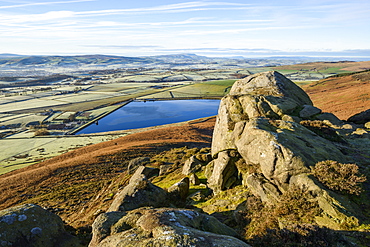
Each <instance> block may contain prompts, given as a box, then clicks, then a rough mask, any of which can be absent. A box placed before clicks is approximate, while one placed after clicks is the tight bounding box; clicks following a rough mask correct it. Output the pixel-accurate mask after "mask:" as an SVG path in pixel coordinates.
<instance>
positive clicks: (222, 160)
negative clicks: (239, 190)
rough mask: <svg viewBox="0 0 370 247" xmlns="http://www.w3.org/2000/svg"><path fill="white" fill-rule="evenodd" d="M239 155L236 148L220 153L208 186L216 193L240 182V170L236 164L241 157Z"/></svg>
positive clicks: (215, 161)
mask: <svg viewBox="0 0 370 247" xmlns="http://www.w3.org/2000/svg"><path fill="white" fill-rule="evenodd" d="M239 157H240V156H239V155H238V154H237V152H236V151H234V150H227V151H222V152H219V153H218V157H217V159H215V160H214V161H213V162H214V168H213V172H212V175H211V176H210V178H209V179H208V187H209V188H211V189H212V190H213V191H214V192H215V193H218V192H220V191H221V190H224V189H229V188H231V186H233V185H236V184H237V183H238V170H237V168H236V166H235V161H236V160H238V159H239Z"/></svg>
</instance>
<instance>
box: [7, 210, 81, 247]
mask: <svg viewBox="0 0 370 247" xmlns="http://www.w3.org/2000/svg"><path fill="white" fill-rule="evenodd" d="M0 246H22V247H28V246H32V247H44V246H57V247H67V246H68V247H74V246H76V247H77V246H82V245H81V244H80V243H79V240H78V239H77V238H76V237H74V236H72V235H70V234H69V233H68V232H67V231H66V230H65V229H64V224H63V221H62V219H61V218H60V217H59V216H57V215H55V214H53V213H51V212H49V211H47V210H45V209H43V208H41V207H40V206H37V205H33V204H24V205H20V206H16V207H12V208H8V209H5V210H1V211H0Z"/></svg>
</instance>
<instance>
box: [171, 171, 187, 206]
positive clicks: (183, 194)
mask: <svg viewBox="0 0 370 247" xmlns="http://www.w3.org/2000/svg"><path fill="white" fill-rule="evenodd" d="M189 187H190V181H189V178H188V177H185V178H183V179H181V181H180V182H178V183H175V184H174V185H172V186H171V187H169V188H168V193H170V195H171V197H172V198H173V199H176V198H178V199H180V200H181V201H185V200H186V198H187V197H188V195H189Z"/></svg>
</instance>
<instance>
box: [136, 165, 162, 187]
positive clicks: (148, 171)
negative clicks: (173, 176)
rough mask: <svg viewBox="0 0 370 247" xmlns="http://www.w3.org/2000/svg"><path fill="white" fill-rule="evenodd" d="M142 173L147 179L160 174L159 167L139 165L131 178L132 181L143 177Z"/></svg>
mask: <svg viewBox="0 0 370 247" xmlns="http://www.w3.org/2000/svg"><path fill="white" fill-rule="evenodd" d="M141 175H144V176H145V177H146V178H147V179H149V178H151V177H156V176H158V175H159V169H158V168H151V167H146V166H139V167H138V168H137V169H136V171H135V173H134V175H132V177H131V179H130V183H131V181H135V180H137V179H139V178H140V177H141Z"/></svg>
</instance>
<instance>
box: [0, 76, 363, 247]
mask: <svg viewBox="0 0 370 247" xmlns="http://www.w3.org/2000/svg"><path fill="white" fill-rule="evenodd" d="M367 116H368V114H367V112H364V113H363V114H359V115H357V116H356V118H355V120H354V122H342V121H341V120H339V119H338V118H337V117H336V116H334V115H333V114H330V113H324V112H322V111H321V110H320V109H318V108H317V107H315V106H313V105H312V102H311V100H310V98H309V97H308V96H307V94H306V93H305V92H304V91H303V90H301V89H300V88H299V87H298V86H296V85H295V84H294V83H293V82H291V81H290V80H288V79H287V78H285V77H284V76H283V75H281V74H279V73H277V72H274V71H271V72H265V73H259V74H255V75H251V76H249V77H247V78H244V79H242V80H239V81H237V82H236V83H235V84H234V85H233V87H232V88H231V90H230V93H229V94H228V95H226V96H225V97H224V98H223V99H222V100H221V104H220V108H219V113H218V116H217V121H216V125H215V128H214V133H213V141H212V147H211V150H210V153H207V150H206V149H202V150H198V151H196V152H195V153H194V155H193V156H191V157H190V158H189V159H188V160H186V161H185V162H182V163H180V162H173V160H170V159H167V160H166V162H162V163H160V164H159V165H158V164H157V163H158V162H157V163H155V164H154V163H152V159H150V158H148V157H139V158H136V159H134V160H132V161H131V162H130V165H129V169H128V171H126V173H125V174H123V175H124V176H126V179H127V181H128V182H127V183H126V185H125V187H124V188H122V189H121V190H120V192H118V193H117V194H116V195H115V196H114V197H113V201H109V200H108V201H106V202H104V203H105V204H108V205H106V207H105V208H106V209H107V210H97V213H96V214H95V215H94V217H95V221H94V223H93V224H92V239H91V240H89V244H88V245H89V246H90V247H95V246H202V247H206V246H250V245H252V246H265V245H266V244H270V245H272V246H287V245H288V246H366V245H369V242H370V241H367V239H369V234H370V233H369V230H368V229H370V227H369V225H368V224H369V213H368V212H369V211H370V203H369V202H370V200H369V199H370V193H369V192H370V189H369V188H370V184H369V183H368V182H365V177H364V176H363V175H361V174H365V175H368V165H369V164H370V156H369V154H370V140H369V131H370V130H369V123H368V122H369V120H368V119H367ZM358 118H361V120H358ZM174 153H175V154H176V152H174ZM163 157H167V156H166V155H164V156H163ZM318 164H321V166H318ZM328 167H329V168H330V169H326V170H325V168H328ZM335 167H339V169H337V170H335V169H334V168H335ZM319 168H320V169H321V170H320V169H319ZM123 175H121V176H123ZM339 175H341V176H342V175H343V176H342V177H341V176H339ZM336 178H338V179H337V180H335V179H336ZM333 181H335V182H337V183H334V184H333V183H330V182H333ZM338 181H339V182H338ZM346 186H347V187H346ZM107 188H109V187H107ZM107 188H104V189H105V190H106V191H108V189H107ZM108 192H109V191H108ZM31 209H32V210H37V211H40V216H39V217H38V216H36V214H34V213H32V215H29V216H27V214H26V212H31V211H32V210H31ZM49 218H50V221H49V220H47V222H48V223H49V225H48V224H47V222H45V219H49ZM31 219H32V220H31ZM51 219H53V221H51ZM28 221H30V222H29V223H30V225H29V226H28V225H27V224H26V222H28ZM50 222H54V223H50ZM44 229H45V230H44ZM46 229H48V230H49V231H47V230H46ZM268 229H270V230H268ZM0 234H1V235H0V244H1V246H17V244H18V243H22V244H23V245H22V246H45V244H47V246H78V243H77V239H76V237H73V236H71V235H70V234H68V233H67V232H66V231H65V229H64V226H63V224H62V222H61V220H60V218H58V216H56V215H53V214H51V213H49V212H48V211H46V210H44V209H42V208H40V207H38V206H35V205H23V206H19V207H16V208H11V209H7V210H3V211H0ZM61 239H63V240H65V241H61Z"/></svg>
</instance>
